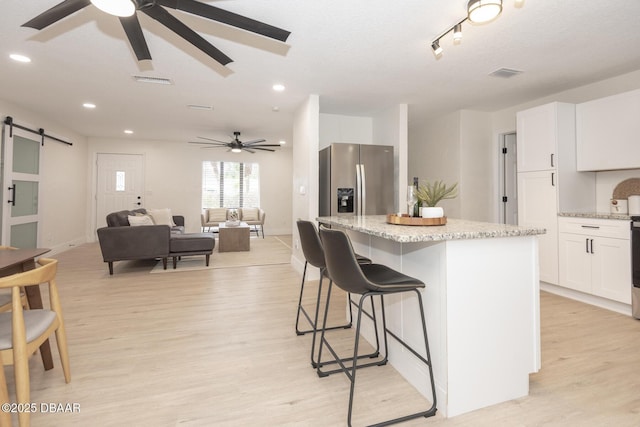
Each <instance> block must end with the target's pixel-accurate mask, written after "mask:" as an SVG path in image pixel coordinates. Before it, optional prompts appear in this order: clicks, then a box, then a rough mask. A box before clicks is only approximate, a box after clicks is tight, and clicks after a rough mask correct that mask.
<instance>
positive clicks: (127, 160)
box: [96, 154, 144, 228]
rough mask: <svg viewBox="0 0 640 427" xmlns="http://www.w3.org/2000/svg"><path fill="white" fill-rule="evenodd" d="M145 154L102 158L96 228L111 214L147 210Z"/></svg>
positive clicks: (102, 156) (99, 170)
mask: <svg viewBox="0 0 640 427" xmlns="http://www.w3.org/2000/svg"><path fill="white" fill-rule="evenodd" d="M143 160H144V159H143V157H142V155H141V154H98V170H97V190H96V228H100V227H105V226H106V225H107V222H106V219H105V218H106V216H107V215H108V214H109V213H111V212H116V211H121V210H132V209H137V208H140V207H142V206H143V203H144V201H143V196H144V178H143V177H144V173H143V172H144V162H143Z"/></svg>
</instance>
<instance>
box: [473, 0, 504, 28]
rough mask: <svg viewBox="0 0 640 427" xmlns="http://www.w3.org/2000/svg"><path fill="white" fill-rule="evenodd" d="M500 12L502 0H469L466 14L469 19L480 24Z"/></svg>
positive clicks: (493, 17)
mask: <svg viewBox="0 0 640 427" xmlns="http://www.w3.org/2000/svg"><path fill="white" fill-rule="evenodd" d="M501 12H502V0H469V3H467V15H468V17H469V21H471V22H473V23H476V24H482V23H484V22H489V21H492V20H493V19H495V18H496V17H497V16H498V15H500V13H501Z"/></svg>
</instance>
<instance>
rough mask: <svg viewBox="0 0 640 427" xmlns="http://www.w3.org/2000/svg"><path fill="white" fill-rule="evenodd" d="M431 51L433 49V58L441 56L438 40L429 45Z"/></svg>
mask: <svg viewBox="0 0 640 427" xmlns="http://www.w3.org/2000/svg"><path fill="white" fill-rule="evenodd" d="M431 49H433V54H434V55H435V56H440V55H442V48H441V47H440V40H435V41H434V42H433V43H431Z"/></svg>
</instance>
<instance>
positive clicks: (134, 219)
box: [128, 215, 153, 227]
mask: <svg viewBox="0 0 640 427" xmlns="http://www.w3.org/2000/svg"><path fill="white" fill-rule="evenodd" d="M128 220H129V225H130V226H132V227H137V226H139V225H153V220H152V219H151V217H150V216H149V215H129V216H128Z"/></svg>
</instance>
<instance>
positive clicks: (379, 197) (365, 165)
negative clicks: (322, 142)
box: [319, 143, 395, 216]
mask: <svg viewBox="0 0 640 427" xmlns="http://www.w3.org/2000/svg"><path fill="white" fill-rule="evenodd" d="M319 178H320V183H319V184H320V193H319V211H320V212H319V213H320V216H353V215H384V214H390V213H393V212H395V208H394V205H395V203H394V201H395V194H394V193H395V191H394V189H395V186H394V183H393V181H394V162H393V146H387V145H366V144H362V145H361V144H341V143H336V144H331V145H330V146H329V147H327V148H324V149H322V150H320V177H319Z"/></svg>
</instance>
